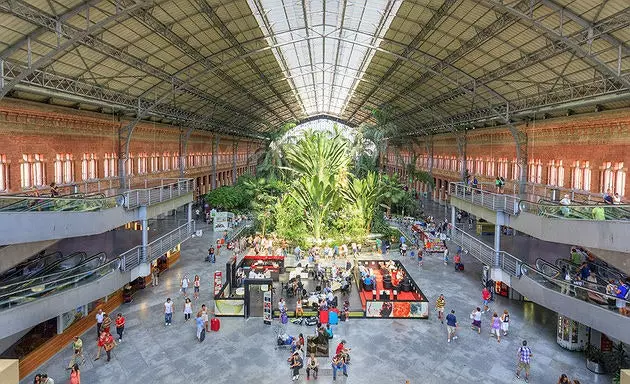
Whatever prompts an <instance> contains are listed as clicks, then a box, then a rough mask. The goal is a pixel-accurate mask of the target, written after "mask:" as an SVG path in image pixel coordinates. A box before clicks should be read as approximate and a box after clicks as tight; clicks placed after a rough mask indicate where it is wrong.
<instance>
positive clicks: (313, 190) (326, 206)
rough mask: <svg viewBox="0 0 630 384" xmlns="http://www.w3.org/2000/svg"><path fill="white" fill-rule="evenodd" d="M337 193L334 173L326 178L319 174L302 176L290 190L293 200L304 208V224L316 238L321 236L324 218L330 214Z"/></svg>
mask: <svg viewBox="0 0 630 384" xmlns="http://www.w3.org/2000/svg"><path fill="white" fill-rule="evenodd" d="M337 195H338V191H337V186H336V180H335V176H334V175H329V176H328V177H327V178H326V177H324V178H322V177H320V175H314V176H312V177H307V176H302V177H301V178H300V179H299V180H298V181H297V183H296V184H295V188H294V189H293V190H292V191H291V192H290V196H291V197H292V198H293V200H294V201H295V202H296V203H297V205H298V206H299V207H300V209H302V210H304V213H305V219H306V220H305V221H306V224H307V226H308V227H309V228H310V229H311V230H312V231H313V237H314V238H315V239H316V240H318V239H320V238H321V235H322V229H323V225H324V223H323V221H324V218H326V217H327V216H328V215H329V214H330V212H331V210H332V207H333V206H334V205H335V203H336V200H337Z"/></svg>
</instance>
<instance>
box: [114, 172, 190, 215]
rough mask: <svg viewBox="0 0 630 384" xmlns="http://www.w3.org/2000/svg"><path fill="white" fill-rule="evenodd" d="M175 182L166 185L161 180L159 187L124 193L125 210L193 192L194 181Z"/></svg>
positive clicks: (181, 180)
mask: <svg viewBox="0 0 630 384" xmlns="http://www.w3.org/2000/svg"><path fill="white" fill-rule="evenodd" d="M175 180H176V181H174V182H172V183H166V184H164V180H162V184H161V185H159V186H157V187H153V188H143V189H133V190H131V191H126V192H125V193H124V196H125V208H127V209H133V208H137V207H139V206H142V205H151V204H156V203H160V202H163V201H166V200H170V199H173V198H175V197H178V196H182V195H185V194H188V193H192V192H194V190H195V181H194V179H175Z"/></svg>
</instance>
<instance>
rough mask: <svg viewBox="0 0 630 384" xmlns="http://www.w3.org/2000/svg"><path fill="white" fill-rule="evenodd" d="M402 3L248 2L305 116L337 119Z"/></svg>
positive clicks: (396, 0)
mask: <svg viewBox="0 0 630 384" xmlns="http://www.w3.org/2000/svg"><path fill="white" fill-rule="evenodd" d="M401 3H402V0H346V1H339V0H301V1H300V0H248V4H249V6H250V8H251V9H252V12H253V14H254V16H255V17H256V20H257V21H258V24H259V26H260V28H261V29H262V31H263V33H264V34H265V36H267V41H268V43H269V44H270V46H272V47H274V49H273V50H272V51H273V52H274V55H275V56H276V59H277V60H278V62H279V63H280V66H281V68H282V69H283V72H284V76H285V77H287V79H288V80H289V83H290V84H291V86H292V87H293V90H294V92H295V93H296V95H297V97H298V99H299V101H300V103H301V105H302V109H303V111H304V114H305V115H306V116H314V115H319V114H329V115H333V116H341V115H342V113H343V110H344V108H345V105H346V104H347V102H348V100H350V96H351V95H352V93H353V92H354V89H355V88H356V87H357V85H358V83H359V82H360V81H361V77H362V76H363V74H364V73H365V70H366V69H367V67H368V65H369V64H370V60H371V59H372V56H373V55H374V52H375V47H378V46H379V44H380V42H381V39H382V38H383V36H385V33H386V32H387V30H388V28H389V25H390V23H391V21H392V19H393V18H394V16H396V12H397V11H398V8H399V7H400V4H401Z"/></svg>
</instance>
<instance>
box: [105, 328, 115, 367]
mask: <svg viewBox="0 0 630 384" xmlns="http://www.w3.org/2000/svg"><path fill="white" fill-rule="evenodd" d="M115 346H116V343H115V342H114V336H112V334H111V333H107V334H106V336H105V342H104V343H103V348H104V349H105V353H107V361H108V362H109V361H110V360H111V358H112V355H111V351H112V349H114V347H115Z"/></svg>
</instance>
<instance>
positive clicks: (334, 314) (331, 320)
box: [328, 311, 339, 325]
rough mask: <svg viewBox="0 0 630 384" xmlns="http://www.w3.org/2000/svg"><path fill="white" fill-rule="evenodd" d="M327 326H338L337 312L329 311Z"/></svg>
mask: <svg viewBox="0 0 630 384" xmlns="http://www.w3.org/2000/svg"><path fill="white" fill-rule="evenodd" d="M328 324H330V325H337V324H339V314H338V313H337V312H333V311H330V313H329V315H328Z"/></svg>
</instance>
